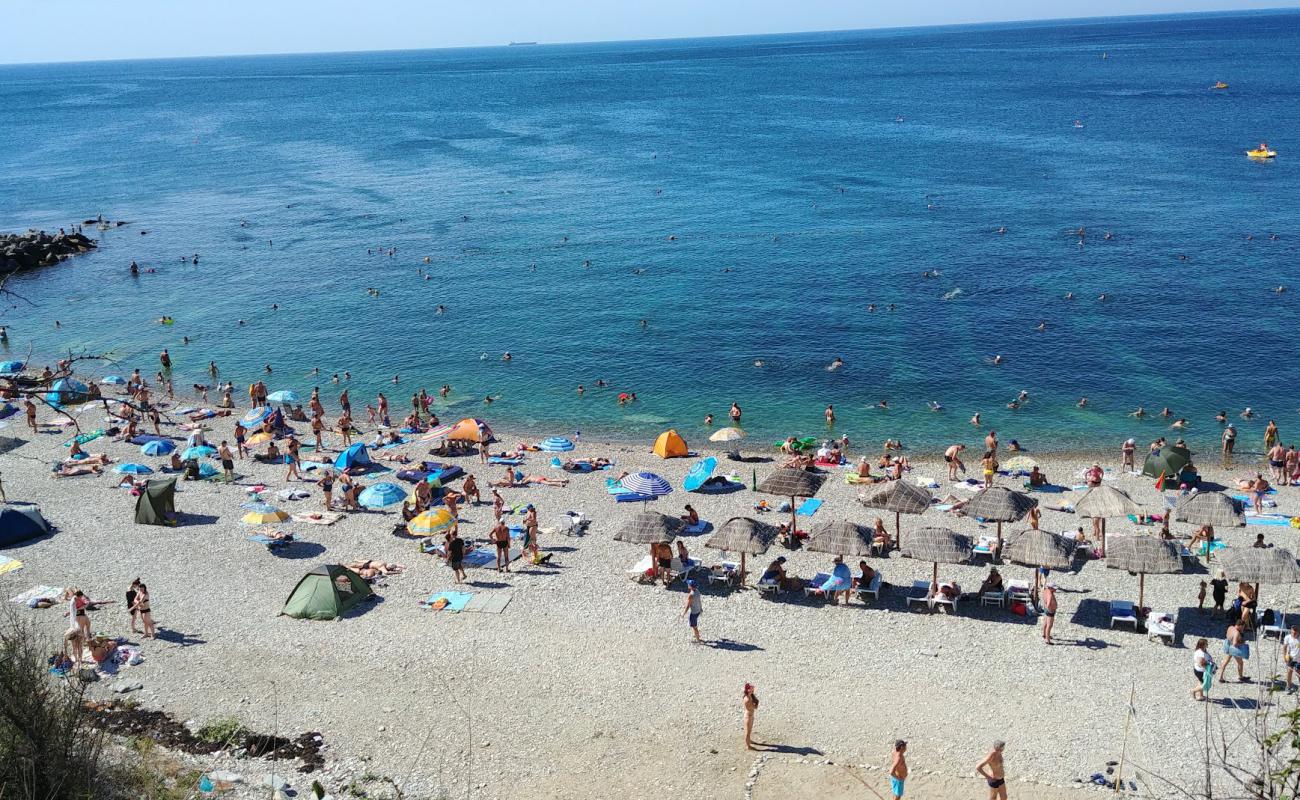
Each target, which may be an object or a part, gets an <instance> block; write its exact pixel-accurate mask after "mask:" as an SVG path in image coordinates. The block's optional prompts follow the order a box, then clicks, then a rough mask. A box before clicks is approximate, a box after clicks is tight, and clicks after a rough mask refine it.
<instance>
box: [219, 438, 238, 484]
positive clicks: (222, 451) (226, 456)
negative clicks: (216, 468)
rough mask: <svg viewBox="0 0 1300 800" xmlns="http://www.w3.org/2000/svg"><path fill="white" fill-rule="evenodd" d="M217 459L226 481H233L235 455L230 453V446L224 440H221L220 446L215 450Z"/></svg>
mask: <svg viewBox="0 0 1300 800" xmlns="http://www.w3.org/2000/svg"><path fill="white" fill-rule="evenodd" d="M217 458H220V459H221V469H222V470H223V471H224V472H225V476H226V480H227V481H233V480H234V479H235V454H234V453H232V452H230V445H229V444H227V443H226V440H225V439H222V440H221V446H220V447H218V448H217Z"/></svg>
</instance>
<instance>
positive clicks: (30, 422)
mask: <svg viewBox="0 0 1300 800" xmlns="http://www.w3.org/2000/svg"><path fill="white" fill-rule="evenodd" d="M23 409H24V410H25V411H26V412H27V427H29V428H31V429H32V433H38V431H37V428H36V404H35V403H33V402H32V401H31V398H28V399H27V400H25V401H24V402H23Z"/></svg>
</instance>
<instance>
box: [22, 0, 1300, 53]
mask: <svg viewBox="0 0 1300 800" xmlns="http://www.w3.org/2000/svg"><path fill="white" fill-rule="evenodd" d="M1297 5H1300V0H1264V2H1251V0H1056V2H1052V3H1043V2H1041V0H1001V1H1000V2H989V0H920V1H919V2H897V3H884V2H878V1H877V2H873V1H872V0H310V2H309V0H212V1H211V2H208V1H206V0H117V1H116V2H111V1H110V2H104V0H94V2H91V0H7V1H6V2H5V3H4V8H3V10H0V26H2V27H3V28H4V29H5V30H4V33H3V36H0V41H3V46H0V62H3V63H19V62H33V61H90V60H98V59H111V58H160V57H171V56H200V55H227V54H249V53H300V52H330V51H339V50H405V49H420V48H430V47H463V46H474V45H495V44H504V43H506V42H508V41H511V40H520V41H539V42H582V41H609V40H621V39H658V38H677V37H693V36H719V35H729V34H747V33H784V32H795V31H821V30H846V29H856V28H880V27H896V26H910V25H944V24H951V23H964V22H991V21H1004V20H1026V19H1041V18H1044V17H1052V18H1062V17H1101V16H1117V15H1126V14H1165V13H1178V12H1188V11H1217V10H1237V9H1249V8H1276V7H1280V6H1286V7H1295V6H1297Z"/></svg>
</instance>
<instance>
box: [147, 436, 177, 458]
mask: <svg viewBox="0 0 1300 800" xmlns="http://www.w3.org/2000/svg"><path fill="white" fill-rule="evenodd" d="M175 449H176V443H175V442H171V441H168V440H167V439H150V440H149V441H147V442H145V443H144V444H142V445H140V452H141V453H144V454H145V455H147V456H165V455H168V454H169V453H171V452H172V451H173V450H175Z"/></svg>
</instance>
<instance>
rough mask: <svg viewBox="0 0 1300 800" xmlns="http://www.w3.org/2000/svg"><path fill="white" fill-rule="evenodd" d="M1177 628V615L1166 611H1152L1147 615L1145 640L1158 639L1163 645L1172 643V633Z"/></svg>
mask: <svg viewBox="0 0 1300 800" xmlns="http://www.w3.org/2000/svg"><path fill="white" fill-rule="evenodd" d="M1177 627H1178V614H1177V613H1174V614H1170V613H1168V612H1166V611H1152V612H1151V613H1150V614H1148V615H1147V638H1148V639H1159V640H1160V641H1162V642H1164V643H1165V644H1168V645H1172V644H1173V643H1174V631H1175V629H1177Z"/></svg>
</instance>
